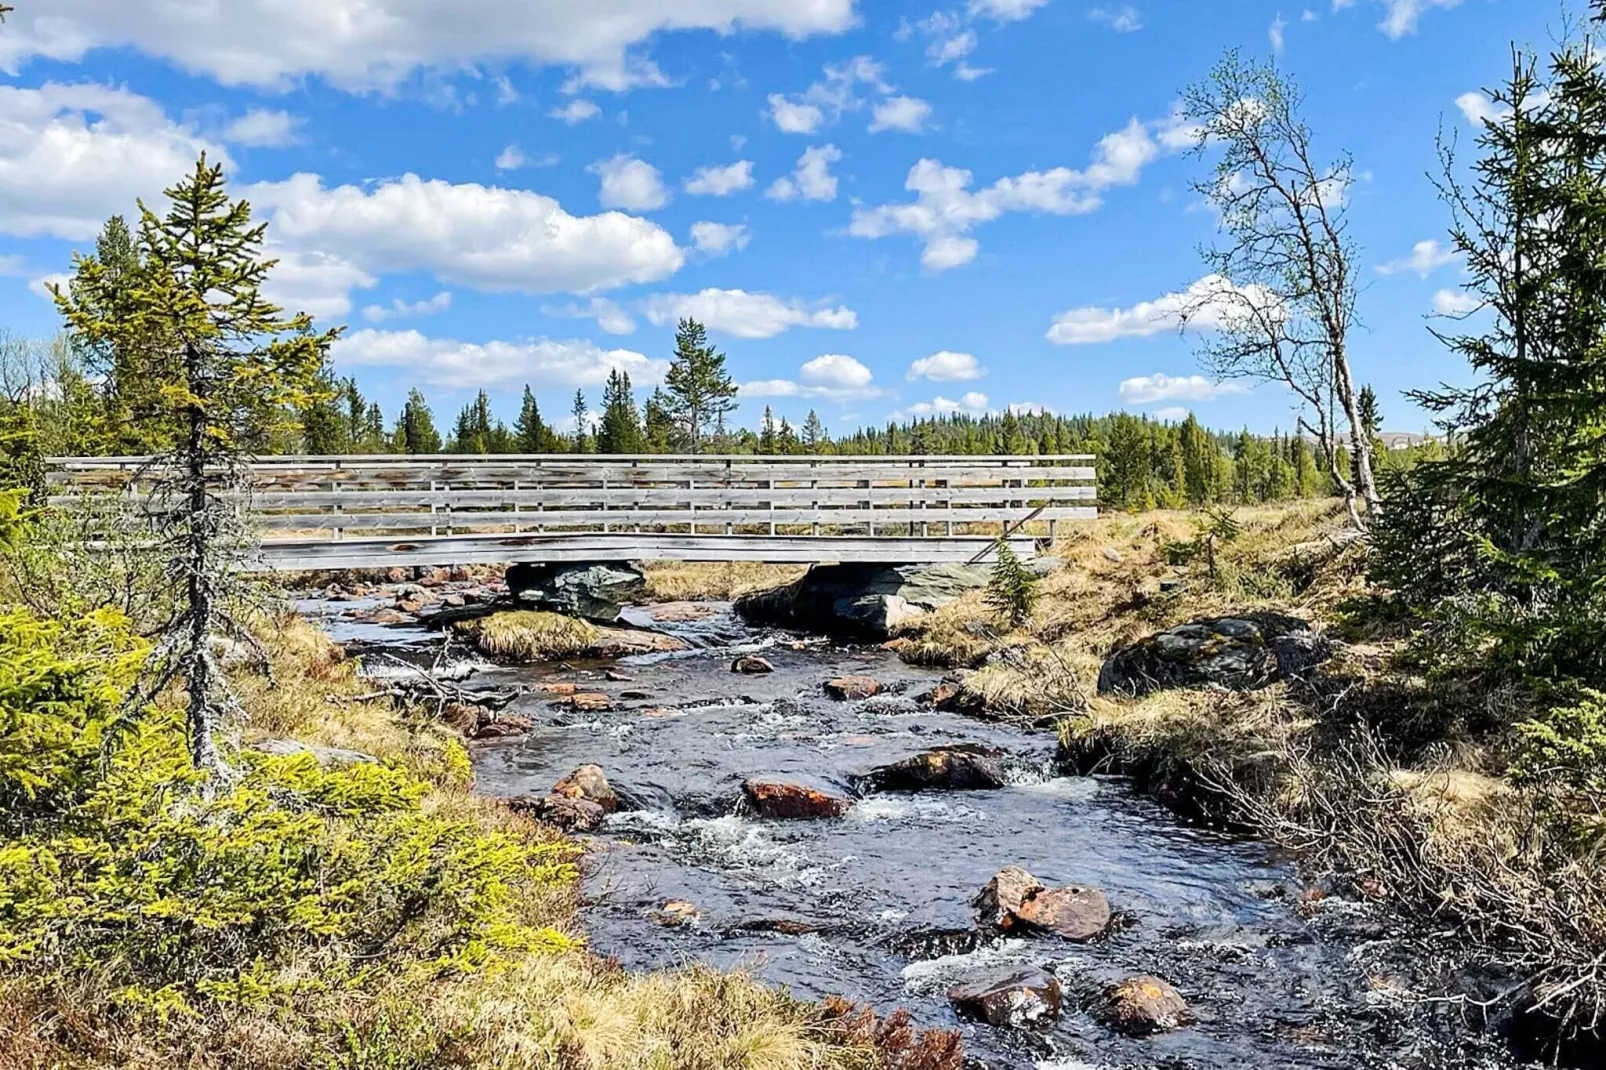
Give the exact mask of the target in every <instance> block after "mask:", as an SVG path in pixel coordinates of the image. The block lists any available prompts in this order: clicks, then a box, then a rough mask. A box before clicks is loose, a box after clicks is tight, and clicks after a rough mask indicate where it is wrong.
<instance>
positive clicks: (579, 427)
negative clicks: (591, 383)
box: [569, 390, 597, 453]
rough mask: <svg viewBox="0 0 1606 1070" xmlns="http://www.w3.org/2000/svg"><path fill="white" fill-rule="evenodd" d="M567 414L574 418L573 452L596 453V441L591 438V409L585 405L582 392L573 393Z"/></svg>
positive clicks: (584, 397)
mask: <svg viewBox="0 0 1606 1070" xmlns="http://www.w3.org/2000/svg"><path fill="white" fill-rule="evenodd" d="M569 414H570V415H571V416H573V417H574V452H575V453H594V452H596V445H597V444H596V440H595V439H593V438H592V437H591V409H590V407H589V406H588V405H587V404H586V395H585V391H584V390H576V391H575V392H574V401H573V402H572V403H571V404H570V406H569Z"/></svg>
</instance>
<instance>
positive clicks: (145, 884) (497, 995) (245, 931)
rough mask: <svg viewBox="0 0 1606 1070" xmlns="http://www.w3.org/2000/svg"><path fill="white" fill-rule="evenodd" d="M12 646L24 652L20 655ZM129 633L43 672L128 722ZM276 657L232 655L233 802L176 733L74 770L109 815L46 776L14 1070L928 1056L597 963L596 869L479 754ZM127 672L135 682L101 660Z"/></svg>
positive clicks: (12, 947) (11, 1004) (273, 642)
mask: <svg viewBox="0 0 1606 1070" xmlns="http://www.w3.org/2000/svg"><path fill="white" fill-rule="evenodd" d="M6 623H7V628H6V629H5V634H4V636H3V638H4V640H5V641H4V642H0V648H3V649H4V652H5V653H6V655H7V656H11V655H17V654H20V653H22V651H21V649H20V643H21V637H20V636H19V633H18V632H17V630H16V628H15V627H13V625H15V623H16V622H15V621H13V620H11V619H9V618H8V620H7V622H6ZM103 624H104V626H101V625H97V627H101V631H99V632H96V633H94V634H84V635H78V636H72V635H68V636H63V635H60V634H55V633H53V632H44V633H41V635H43V637H44V638H43V639H40V640H39V642H34V643H33V645H32V646H31V647H29V650H30V651H32V653H33V654H34V661H33V664H35V665H36V666H37V665H38V664H39V661H38V658H39V657H40V656H42V651H43V650H44V649H45V648H44V647H42V646H40V645H39V644H40V642H48V643H49V649H50V651H51V656H60V657H61V658H63V659H64V664H66V665H68V666H69V668H68V669H64V670H63V672H65V673H67V675H66V676H64V677H63V679H74V680H80V681H83V682H84V683H85V684H86V685H90V689H89V690H88V691H83V690H69V691H62V692H60V694H61V695H62V702H63V703H79V704H84V703H100V704H104V703H106V702H107V701H108V699H110V698H113V697H114V692H112V691H109V690H105V688H109V687H115V686H118V685H120V684H121V683H122V682H123V676H122V675H117V676H115V677H113V676H110V675H102V674H103V673H110V672H111V671H112V670H113V669H114V668H116V669H118V671H119V672H123V673H126V671H127V670H129V669H130V668H131V666H132V664H133V662H134V661H135V660H137V656H138V652H139V649H140V648H139V644H138V642H137V641H135V640H132V639H131V638H129V637H127V636H126V633H124V632H122V631H121V628H120V626H118V625H115V624H111V623H105V622H103ZM107 629H110V630H107ZM28 634H32V633H28ZM263 634H264V637H265V638H266V639H267V640H268V643H269V649H270V651H271V674H270V673H269V672H266V671H263V669H262V668H258V667H253V666H252V665H251V664H250V660H251V659H250V658H249V657H247V656H245V654H244V653H243V652H241V651H238V650H234V651H225V652H224V653H225V654H226V658H225V660H228V661H230V662H231V664H232V667H231V669H230V675H231V677H232V678H233V680H234V683H235V686H236V687H237V689H238V691H239V693H240V695H241V701H242V706H243V710H242V716H241V719H240V721H239V728H240V732H241V735H240V737H239V739H238V744H239V747H238V749H231V751H230V754H231V761H232V762H233V763H234V766H235V769H236V779H235V780H234V781H233V782H232V783H230V784H227V785H223V786H221V787H212V788H206V789H200V787H199V785H197V784H196V782H195V779H194V777H193V776H192V775H190V774H189V773H188V771H187V763H186V760H185V757H184V750H183V739H182V735H181V734H179V733H178V732H177V730H176V729H177V722H176V721H174V720H173V719H172V718H171V717H170V716H167V715H166V714H164V713H162V712H161V710H160V707H159V706H158V708H157V709H155V710H152V711H151V712H150V713H149V714H141V715H140V720H139V721H138V723H136V724H135V725H134V726H133V727H132V731H133V733H134V735H133V737H132V738H129V737H127V735H126V733H127V731H129V729H124V733H125V735H124V736H123V737H122V738H123V739H124V740H125V741H126V746H125V745H124V744H123V743H112V742H111V740H112V739H113V738H114V737H111V736H104V737H103V736H102V735H101V733H100V732H99V731H98V730H92V731H87V732H85V733H83V734H84V735H91V736H93V737H94V739H95V740H100V739H102V738H104V739H105V740H106V743H105V747H106V748H107V749H105V750H104V751H102V753H101V755H100V756H99V757H97V756H96V755H95V754H94V753H93V750H94V749H95V748H91V751H89V752H85V753H84V754H82V755H76V754H71V755H67V756H62V755H61V753H60V752H59V750H58V751H56V752H53V753H55V754H57V756H58V759H59V760H60V761H62V762H67V761H68V759H69V758H70V759H71V761H72V762H74V763H76V762H79V761H82V762H87V763H90V764H89V765H85V766H83V767H82V768H83V770H84V771H83V772H82V773H74V774H72V776H71V780H72V781H73V784H74V785H75V786H83V787H86V788H87V790H86V791H84V792H83V793H82V794H78V793H76V792H75V791H74V790H73V788H69V787H68V786H67V785H65V784H61V785H58V784H55V783H52V782H51V781H50V780H49V777H48V771H47V770H46V769H45V767H44V766H42V765H38V764H37V763H36V764H35V766H34V767H33V768H32V771H33V772H35V773H39V774H40V775H41V779H40V780H39V781H37V782H36V783H35V792H36V794H39V793H43V794H47V795H48V794H49V793H52V792H58V791H62V790H65V791H68V792H69V794H68V795H66V796H61V797H53V798H51V799H50V801H51V802H52V803H53V804H56V805H57V807H58V810H57V813H58V817H57V819H56V820H55V821H53V822H52V823H51V826H50V827H49V828H48V829H47V830H40V829H34V830H32V831H29V832H27V833H25V834H19V835H18V836H17V837H15V838H14V839H12V841H11V842H10V843H9V844H8V846H7V847H6V849H5V850H4V851H3V852H0V892H3V893H4V894H3V895H0V919H3V920H4V922H5V924H4V925H3V926H0V938H3V939H0V948H3V950H4V952H5V955H4V961H3V964H0V1065H4V1066H6V1067H8V1068H17V1070H47V1068H48V1070H76V1068H85V1070H88V1068H112V1067H117V1068H138V1070H145V1068H149V1070H156V1068H158V1067H161V1068H166V1067H170V1066H174V1065H183V1066H187V1067H195V1068H200V1070H211V1068H217V1070H222V1068H225V1067H227V1068H230V1070H236V1068H265V1070H266V1068H271V1070H332V1068H338V1070H357V1068H369V1067H409V1068H419V1070H423V1068H443V1070H444V1068H448V1067H452V1068H459V1067H460V1068H467V1067H476V1068H478V1067H509V1068H511V1067H586V1068H588V1070H590V1068H615V1067H617V1068H637V1067H643V1068H644V1067H657V1066H675V1067H694V1068H702V1067H706V1068H708V1070H714V1068H721V1070H722V1068H726V1067H748V1068H753V1070H790V1068H796V1070H804V1068H810V1070H813V1068H817V1067H832V1068H841V1070H873V1068H876V1067H881V1066H890V1065H891V1064H892V1060H893V1059H894V1058H896V1057H897V1056H898V1054H899V1052H900V1051H901V1050H902V1047H908V1046H912V1045H913V1046H917V1045H918V1043H919V1041H918V1039H917V1038H915V1037H913V1036H912V1035H904V1034H908V1032H909V1031H908V1030H904V1031H903V1034H899V1033H898V1030H896V1029H893V1030H891V1031H890V1032H889V1031H887V1030H885V1029H881V1028H879V1027H878V1023H876V1022H875V1021H873V1020H870V1019H867V1018H865V1017H864V1016H862V1015H858V1014H856V1013H854V1012H853V1011H852V1009H851V1008H848V1007H844V1006H840V1005H839V1006H835V1007H832V1008H825V1007H821V1006H818V1005H814V1004H808V1003H804V1002H801V1001H798V1000H794V999H792V998H790V997H788V996H786V995H785V994H783V993H780V992H777V991H775V990H773V989H770V988H767V987H765V986H763V985H760V984H758V983H756V982H754V981H753V980H751V979H750V978H748V977H746V976H744V975H742V974H740V973H726V972H720V971H715V970H711V969H707V968H701V967H688V968H685V969H675V970H667V971H663V970H660V971H641V972H627V971H625V970H623V969H621V968H619V967H618V966H617V965H615V964H613V963H610V962H608V961H607V960H604V959H602V958H599V957H597V956H595V955H593V954H592V953H591V952H590V951H588V950H587V949H586V947H585V940H584V933H583V931H582V927H581V926H580V924H579V922H578V919H577V914H576V911H577V909H578V907H579V905H580V901H581V897H580V890H579V884H578V878H579V870H578V868H577V863H578V861H579V852H578V848H577V845H576V844H574V843H573V842H571V841H569V840H566V839H564V838H562V837H561V836H559V835H558V834H557V833H556V832H555V831H554V830H552V829H551V828H549V827H546V826H543V825H541V824H539V823H537V822H534V821H531V820H529V819H527V818H525V817H522V816H519V815H518V814H516V813H514V812H513V811H511V810H510V809H508V808H507V807H506V806H504V805H502V804H500V803H499V802H498V801H496V800H493V799H490V798H486V797H483V796H480V795H477V794H474V793H473V792H472V791H471V790H470V786H471V783H472V778H473V770H472V767H471V765H470V762H469V757H468V752H467V750H466V749H465V747H464V744H463V741H462V739H461V738H460V736H459V735H458V734H457V732H456V731H455V730H454V729H452V728H451V727H449V726H447V725H445V724H443V723H441V722H439V721H437V720H435V719H434V718H433V717H431V716H429V715H428V714H427V713H426V712H425V711H423V710H421V709H419V708H415V707H411V706H408V705H405V704H403V705H400V706H398V705H397V704H395V703H393V701H392V698H391V696H390V695H389V694H388V693H387V689H386V688H384V687H383V686H376V685H375V683H374V681H373V680H372V679H368V678H365V677H364V676H362V675H361V674H360V673H359V671H358V666H357V663H356V662H355V661H353V660H350V659H348V658H346V657H344V656H343V654H342V652H341V651H340V650H339V649H338V648H337V647H336V646H335V645H334V644H332V643H331V642H330V641H329V640H328V639H327V638H325V637H324V636H323V635H322V634H321V633H320V632H318V631H317V630H315V629H314V628H312V627H311V626H310V625H308V624H306V623H305V622H303V621H301V620H299V619H297V618H294V617H284V618H280V619H279V620H277V621H275V622H274V623H273V625H272V626H271V627H269V628H265V629H264V632H263ZM35 638H38V637H35ZM113 649H118V650H125V651H127V652H128V654H129V655H130V657H128V658H125V659H123V660H122V661H121V662H118V661H115V660H114V661H112V662H110V663H108V664H106V665H105V666H104V667H103V666H102V663H101V662H96V661H94V660H91V659H93V658H96V657H99V658H102V659H104V658H105V657H106V656H107V655H108V654H109V653H110V652H111V651H112V650H113ZM30 686H37V685H30ZM29 694H30V695H36V694H37V691H30V692H29ZM16 697H17V695H16V694H15V693H14V692H12V691H8V692H7V693H6V695H5V698H6V701H7V702H8V703H9V702H10V701H11V700H12V699H13V698H16ZM8 708H9V706H8ZM113 712H115V711H114V707H110V706H104V707H103V706H96V707H95V709H93V710H90V712H89V714H88V718H89V724H90V726H91V729H93V726H94V725H95V724H97V723H98V721H97V720H96V719H97V718H99V717H100V716H102V714H107V715H110V714H111V713H113ZM101 758H104V759H105V765H104V767H103V771H102V772H101V773H99V774H97V773H95V772H93V771H92V766H93V764H94V763H95V762H98V761H100V759H101ZM74 767H75V768H77V766H76V765H75V766H74ZM6 783H7V786H9V783H10V782H9V781H7V782H6ZM14 831H15V830H14ZM930 1065H932V1066H937V1065H941V1064H937V1063H932V1064H930Z"/></svg>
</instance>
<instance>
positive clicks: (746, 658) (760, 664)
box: [731, 654, 775, 676]
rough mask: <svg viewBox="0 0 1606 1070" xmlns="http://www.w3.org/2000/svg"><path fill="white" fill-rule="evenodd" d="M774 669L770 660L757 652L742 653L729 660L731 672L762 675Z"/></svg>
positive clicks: (744, 674)
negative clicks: (731, 660)
mask: <svg viewBox="0 0 1606 1070" xmlns="http://www.w3.org/2000/svg"><path fill="white" fill-rule="evenodd" d="M774 671H775V666H774V665H773V664H771V663H770V660H769V659H768V658H761V657H759V656H758V655H757V654H743V655H742V656H741V657H739V658H737V659H736V660H735V661H733V662H731V672H736V673H741V674H742V675H743V676H763V675H765V674H766V673H772V672H774Z"/></svg>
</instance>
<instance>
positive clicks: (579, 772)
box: [552, 765, 619, 814]
mask: <svg viewBox="0 0 1606 1070" xmlns="http://www.w3.org/2000/svg"><path fill="white" fill-rule="evenodd" d="M552 794H553V795H556V796H560V797H562V798H565V799H584V800H586V801H587V802H591V803H595V804H596V805H598V806H600V807H602V809H603V810H604V811H606V812H607V813H610V814H611V813H613V812H614V811H615V810H618V809H619V796H618V795H617V794H615V793H614V790H613V785H611V784H609V783H608V778H607V776H606V775H605V774H604V773H603V772H602V767H601V766H596V765H582V766H581V767H580V768H578V769H576V770H575V771H574V772H572V773H570V774H569V775H568V776H566V777H564V778H563V779H562V780H560V781H558V782H557V783H556V784H554V785H552Z"/></svg>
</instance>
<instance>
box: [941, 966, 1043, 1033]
mask: <svg viewBox="0 0 1606 1070" xmlns="http://www.w3.org/2000/svg"><path fill="white" fill-rule="evenodd" d="M948 1001H949V1002H950V1003H952V1004H953V1005H954V1009H955V1010H956V1011H958V1012H959V1013H960V1014H961V1015H964V1016H965V1017H967V1018H977V1019H980V1020H981V1021H984V1022H986V1023H987V1024H988V1025H991V1026H996V1027H999V1028H1013V1029H1020V1028H1022V1027H1024V1026H1029V1025H1037V1024H1039V1023H1042V1022H1052V1021H1054V1020H1055V1019H1056V1018H1058V1017H1059V1016H1060V1002H1061V989H1060V982H1059V978H1057V977H1055V976H1054V975H1053V974H1051V973H1049V972H1047V971H1046V970H1040V969H1038V968H1037V967H1035V966H1028V967H1026V968H1025V969H1020V970H1016V971H1014V972H1013V973H1009V974H1006V975H1003V976H1000V977H995V978H991V979H989V980H985V981H977V982H974V983H972V984H965V985H959V986H958V987H956V988H950V989H949V990H948Z"/></svg>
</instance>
